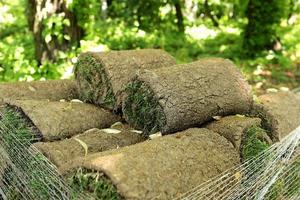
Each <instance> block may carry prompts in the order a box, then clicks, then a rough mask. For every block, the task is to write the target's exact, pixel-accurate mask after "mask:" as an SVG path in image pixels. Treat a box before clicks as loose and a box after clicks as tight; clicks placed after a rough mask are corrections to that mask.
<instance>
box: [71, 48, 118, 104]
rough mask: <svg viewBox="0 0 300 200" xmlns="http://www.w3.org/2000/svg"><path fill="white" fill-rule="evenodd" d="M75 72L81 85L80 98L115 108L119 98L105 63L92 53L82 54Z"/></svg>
mask: <svg viewBox="0 0 300 200" xmlns="http://www.w3.org/2000/svg"><path fill="white" fill-rule="evenodd" d="M74 73H75V76H76V79H77V80H79V81H77V82H78V84H79V85H80V86H79V88H80V99H82V100H83V101H85V102H89V103H95V104H97V105H99V106H103V107H105V108H109V109H114V108H115V106H116V104H117V100H116V97H115V94H114V92H113V89H112V85H111V83H110V80H109V78H108V77H107V74H106V71H105V68H104V67H103V63H101V61H99V60H98V59H97V58H95V55H93V54H92V53H85V54H83V55H81V56H80V57H79V59H78V62H77V63H76V64H75V69H74Z"/></svg>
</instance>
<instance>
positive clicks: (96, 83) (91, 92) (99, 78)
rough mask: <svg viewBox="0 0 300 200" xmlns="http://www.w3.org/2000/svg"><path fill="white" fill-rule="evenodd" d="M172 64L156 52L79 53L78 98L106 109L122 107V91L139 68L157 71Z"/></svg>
mask: <svg viewBox="0 0 300 200" xmlns="http://www.w3.org/2000/svg"><path fill="white" fill-rule="evenodd" d="M174 64H175V59H174V58H173V57H172V56H170V55H169V54H168V53H167V52H165V51H163V50H159V49H143V50H125V51H111V52H103V53H92V52H87V53H82V54H81V55H80V56H79V58H78V62H77V64H76V65H75V70H74V72H75V77H76V80H77V84H78V88H79V93H80V96H81V99H82V100H84V101H86V102H91V103H94V104H97V105H100V106H102V107H105V108H108V109H114V110H118V108H119V107H120V106H121V104H120V103H121V102H120V100H121V98H120V94H121V91H122V90H123V89H124V85H125V84H126V83H127V82H128V81H129V80H130V79H131V78H132V77H133V76H134V75H135V73H136V71H137V70H139V69H156V68H161V67H167V66H171V65H174Z"/></svg>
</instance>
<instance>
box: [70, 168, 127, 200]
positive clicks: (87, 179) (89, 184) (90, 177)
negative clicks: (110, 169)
mask: <svg viewBox="0 0 300 200" xmlns="http://www.w3.org/2000/svg"><path fill="white" fill-rule="evenodd" d="M69 182H70V185H71V187H72V189H73V191H74V192H75V193H74V194H73V196H74V197H76V196H78V194H80V193H85V194H86V195H90V196H92V197H94V198H95V199H99V200H104V199H109V200H121V199H122V197H121V196H120V195H119V194H118V192H117V189H116V187H115V186H114V185H113V184H112V182H111V181H110V180H109V179H108V178H107V177H106V176H105V175H104V174H103V173H100V172H97V171H94V170H87V169H82V168H80V169H78V170H77V172H76V173H75V174H74V175H73V176H72V177H70V178H69Z"/></svg>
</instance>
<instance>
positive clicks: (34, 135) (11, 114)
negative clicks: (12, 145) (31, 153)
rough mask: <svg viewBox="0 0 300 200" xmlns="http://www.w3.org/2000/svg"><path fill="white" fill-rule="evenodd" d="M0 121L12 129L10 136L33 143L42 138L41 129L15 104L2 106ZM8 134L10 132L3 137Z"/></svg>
mask: <svg viewBox="0 0 300 200" xmlns="http://www.w3.org/2000/svg"><path fill="white" fill-rule="evenodd" d="M0 121H1V123H2V124H3V126H5V127H7V128H9V129H10V130H11V131H14V133H13V135H12V136H13V137H14V138H17V139H18V140H20V141H22V140H26V141H29V142H30V143H33V142H37V141H40V140H41V139H42V134H41V131H40V130H39V129H38V128H37V127H36V126H35V125H34V123H33V122H32V121H31V119H30V118H29V117H28V116H27V115H26V114H25V113H24V112H23V110H22V109H21V108H19V107H17V106H13V105H9V104H6V105H5V107H4V108H3V111H2V116H1V119H0ZM12 129H13V130H12ZM9 135H10V134H4V135H3V137H6V136H9ZM7 139H8V138H7Z"/></svg>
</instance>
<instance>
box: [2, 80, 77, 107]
mask: <svg viewBox="0 0 300 200" xmlns="http://www.w3.org/2000/svg"><path fill="white" fill-rule="evenodd" d="M77 98H78V93H77V88H76V83H75V81H72V80H50V81H33V82H17V83H1V84H0V104H3V103H4V100H5V99H14V100H16V99H20V100H21V99H36V100H39V99H48V100H52V101H58V100H60V99H67V100H71V99H77Z"/></svg>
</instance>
